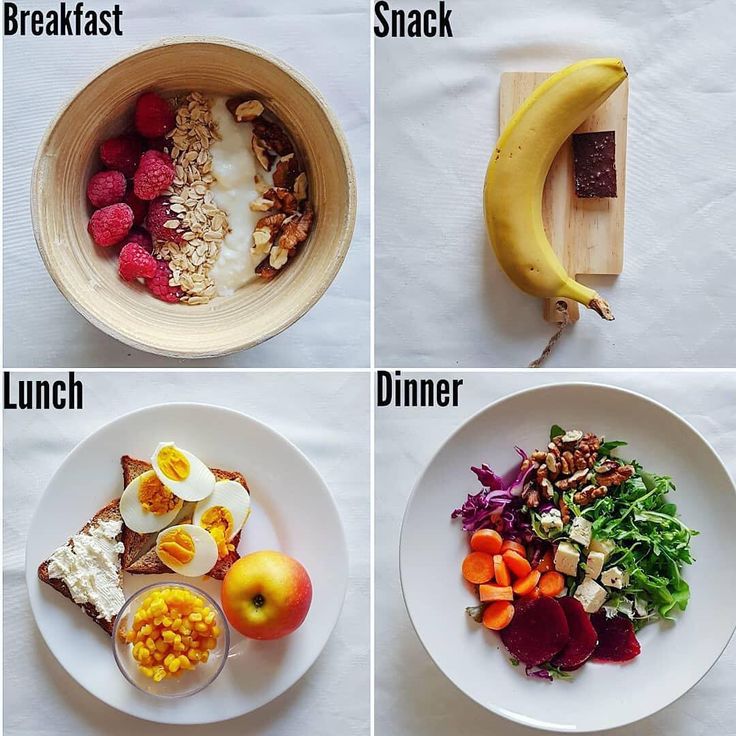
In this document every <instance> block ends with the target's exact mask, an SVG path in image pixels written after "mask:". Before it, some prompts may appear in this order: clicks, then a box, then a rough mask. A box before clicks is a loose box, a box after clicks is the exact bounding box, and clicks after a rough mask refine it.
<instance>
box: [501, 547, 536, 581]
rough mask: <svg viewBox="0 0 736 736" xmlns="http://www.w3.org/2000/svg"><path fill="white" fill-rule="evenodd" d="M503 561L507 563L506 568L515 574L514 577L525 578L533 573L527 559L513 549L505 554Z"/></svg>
mask: <svg viewBox="0 0 736 736" xmlns="http://www.w3.org/2000/svg"><path fill="white" fill-rule="evenodd" d="M503 561H504V562H505V563H506V567H508V569H509V570H511V572H512V573H513V574H514V577H517V578H525V577H526V576H527V575H528V574H529V573H530V572H531V569H532V566H531V565H530V564H529V562H528V561H527V559H526V557H522V556H521V555H520V554H519V553H518V552H514V550H513V549H507V550H506V551H505V552H504V553H503Z"/></svg>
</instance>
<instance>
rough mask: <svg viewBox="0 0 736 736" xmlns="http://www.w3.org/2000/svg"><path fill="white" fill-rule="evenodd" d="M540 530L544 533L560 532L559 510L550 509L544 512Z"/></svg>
mask: <svg viewBox="0 0 736 736" xmlns="http://www.w3.org/2000/svg"><path fill="white" fill-rule="evenodd" d="M540 522H541V524H542V530H543V531H545V532H560V531H562V514H561V513H560V510H559V509H550V510H549V511H545V512H544V513H543V514H542V515H541V517H540Z"/></svg>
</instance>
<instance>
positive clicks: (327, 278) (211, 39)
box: [31, 36, 357, 359]
mask: <svg viewBox="0 0 736 736" xmlns="http://www.w3.org/2000/svg"><path fill="white" fill-rule="evenodd" d="M190 44H197V45H212V46H226V47H229V48H233V49H237V50H239V51H244V52H246V53H247V54H250V55H252V56H256V57H258V58H260V59H263V60H264V61H266V62H268V63H269V64H272V65H273V66H275V67H276V68H277V69H279V70H280V71H282V72H284V73H285V74H287V75H288V76H289V77H291V78H292V79H293V80H294V81H295V82H296V83H297V84H298V85H300V86H301V87H302V88H303V89H305V90H306V91H307V93H308V94H309V96H310V97H311V98H312V100H313V101H314V102H315V103H316V104H317V106H318V107H319V108H320V110H321V111H322V113H323V114H324V116H325V118H326V119H327V121H328V123H329V125H330V128H331V129H332V132H333V134H334V136H335V140H336V141H337V144H338V146H339V148H340V153H341V156H342V160H343V163H344V165H345V177H346V183H347V201H346V212H345V218H344V224H343V232H342V234H341V235H340V237H339V241H338V243H337V249H336V253H335V257H334V258H332V259H331V262H330V266H329V269H328V270H327V271H326V272H325V273H324V275H323V277H322V278H321V279H320V281H319V283H317V284H316V287H315V288H314V289H313V290H312V292H311V295H310V298H309V299H308V300H307V301H305V302H304V304H303V305H302V306H301V307H300V308H299V309H298V310H296V312H295V313H294V315H292V316H290V317H289V318H288V319H287V320H286V321H285V322H284V323H283V324H281V325H278V326H277V327H276V328H274V329H272V330H270V331H268V332H267V333H264V334H263V335H258V336H256V337H254V338H249V339H246V340H243V341H242V342H240V343H237V344H231V345H225V346H223V347H222V349H218V350H216V351H208V352H197V351H196V350H194V349H191V350H167V349H163V348H160V347H158V346H156V345H149V344H147V343H143V342H139V341H137V340H135V339H133V338H130V337H128V336H127V335H124V334H122V333H120V332H119V331H118V329H117V328H116V327H114V326H113V325H111V324H108V323H107V322H106V321H105V320H103V319H100V318H98V317H97V316H96V315H95V314H93V313H92V312H91V311H90V310H88V309H87V308H86V307H85V306H84V305H82V304H81V303H80V302H79V301H78V300H77V299H76V297H75V296H74V295H73V294H72V293H70V292H69V290H67V289H66V288H65V286H64V285H63V284H62V283H61V281H60V279H59V278H58V275H57V274H56V273H54V272H53V270H52V269H51V268H50V266H49V261H48V259H47V252H46V251H47V246H46V244H44V243H43V242H42V236H41V228H40V213H39V206H40V205H39V202H40V191H39V187H40V178H41V162H42V161H43V159H44V157H45V156H46V155H47V148H48V145H49V141H50V139H51V137H52V136H53V135H54V132H55V131H56V128H57V126H58V125H59V124H60V122H61V120H62V118H63V117H64V115H65V114H66V112H67V110H68V108H69V106H70V105H71V104H72V103H73V102H74V100H75V99H76V98H77V97H78V96H79V95H80V94H82V92H84V90H86V89H87V87H89V86H90V85H91V84H92V83H94V82H95V81H96V80H97V78H98V77H100V76H101V75H103V74H105V73H107V72H109V71H110V70H112V69H114V68H115V67H117V66H119V65H121V64H123V63H125V62H127V61H128V60H130V59H132V58H134V57H136V56H138V55H140V54H144V53H147V52H149V51H153V50H155V49H158V48H164V47H168V46H177V45H190ZM356 210H357V191H356V182H355V168H354V166H353V161H352V157H351V155H350V149H349V147H348V142H347V138H346V137H345V133H344V132H343V130H342V126H341V125H340V122H339V121H338V119H337V117H336V115H335V114H334V113H333V112H332V109H331V108H330V106H329V105H328V103H327V101H326V100H325V98H324V97H323V96H322V93H321V92H320V91H319V90H318V89H317V87H315V85H314V84H313V83H312V82H311V81H310V80H309V79H308V78H307V77H305V76H304V75H303V74H302V73H301V72H299V71H297V70H296V69H295V68H294V67H292V66H291V65H289V64H287V63H286V62H285V61H283V60H282V59H280V58H278V57H277V56H274V55H273V54H271V53H269V52H267V51H264V50H263V49H261V48H259V47H257V46H252V45H250V44H246V43H242V42H240V41H234V40H233V39H229V38H224V37H221V36H167V37H164V38H161V39H159V40H157V41H152V42H150V43H147V44H144V45H142V46H139V47H137V48H136V49H134V50H132V51H130V52H128V53H126V54H124V55H122V56H119V57H118V58H117V59H115V60H114V61H112V62H111V63H109V64H107V65H105V66H104V67H103V68H102V69H100V70H99V71H97V72H95V73H94V74H92V75H91V76H90V77H89V78H88V79H87V80H86V81H85V82H84V83H83V84H82V85H80V86H79V87H78V88H77V89H76V90H75V91H74V92H73V93H71V94H70V95H69V96H68V97H67V98H66V101H65V102H64V103H63V104H62V105H61V107H60V109H59V112H58V113H57V114H56V115H55V116H54V118H53V119H52V120H51V122H50V123H49V125H48V127H47V128H46V132H45V133H44V135H43V137H42V139H41V142H40V143H39V145H38V150H37V152H36V158H35V160H34V163H33V169H32V171H31V224H32V228H33V237H34V240H35V241H36V247H37V248H38V251H39V254H40V256H41V260H42V261H43V264H44V266H45V268H46V271H47V273H48V274H49V276H51V279H52V280H53V282H54V284H55V285H56V288H57V289H59V291H60V292H61V294H62V295H63V296H64V298H65V299H66V300H67V301H68V302H69V303H70V304H71V305H72V306H73V307H74V309H76V310H77V312H79V314H81V315H82V316H83V317H84V318H85V319H86V320H87V321H88V322H90V324H92V325H94V326H95V327H97V329H99V330H101V331H102V332H105V333H106V334H108V335H110V336H111V337H113V338H115V339H116V340H118V341H119V342H122V343H124V344H125V345H129V346H130V347H132V348H135V349H136V350H141V351H143V352H147V353H153V354H155V355H161V356H164V357H167V358H187V359H200V358H201V359H204V358H217V357H222V356H225V355H230V354H232V353H236V352H240V351H242V350H248V349H249V348H252V347H255V346H256V345H260V344H261V343H263V342H266V341H267V340H270V339H271V338H272V337H275V336H276V335H278V334H280V333H281V332H283V331H284V330H286V329H288V328H289V327H291V325H293V324H294V323H295V322H297V321H298V320H299V319H301V318H302V317H303V316H304V315H305V314H306V313H307V312H308V311H309V310H310V309H311V308H312V307H313V306H314V305H315V304H316V303H317V302H318V301H319V300H320V299H321V298H322V296H323V295H324V293H325V292H326V291H327V289H328V288H329V287H330V285H331V284H332V282H333V281H334V280H335V277H336V276H337V274H338V272H339V271H340V268H341V266H342V264H343V261H344V260H345V257H346V255H347V252H348V249H349V248H350V245H351V242H352V237H353V233H354V230H355V221H356V214H357V213H356Z"/></svg>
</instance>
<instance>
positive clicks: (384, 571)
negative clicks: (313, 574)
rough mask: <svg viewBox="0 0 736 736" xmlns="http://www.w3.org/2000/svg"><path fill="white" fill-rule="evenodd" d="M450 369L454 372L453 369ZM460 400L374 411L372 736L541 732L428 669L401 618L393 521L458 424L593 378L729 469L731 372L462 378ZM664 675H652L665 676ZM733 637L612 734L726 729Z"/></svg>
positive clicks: (735, 420) (735, 464)
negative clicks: (507, 398) (681, 423)
mask: <svg viewBox="0 0 736 736" xmlns="http://www.w3.org/2000/svg"><path fill="white" fill-rule="evenodd" d="M456 375H457V374H456ZM463 378H464V379H465V384H464V386H463V387H462V388H461V393H460V396H461V402H460V406H459V407H458V408H447V409H394V408H385V409H380V408H379V409H376V502H375V506H376V542H375V547H376V559H375V564H376V591H377V593H376V734H392V736H404V735H406V736H409V734H422V736H447V734H463V735H465V734H467V736H476V735H480V734H504V736H530V735H531V734H533V733H539V734H540V735H541V734H542V733H544V732H542V731H539V732H537V731H535V730H533V729H528V728H525V727H523V726H517V725H515V724H512V723H510V722H508V721H505V720H503V719H502V718H501V717H500V716H495V715H493V714H492V713H490V712H488V711H486V710H485V709H483V708H482V707H481V706H479V705H477V704H476V703H474V702H473V701H471V700H470V699H469V698H467V697H466V696H465V695H464V694H463V693H461V692H460V691H459V690H457V689H456V688H455V686H454V685H452V683H451V682H450V681H449V680H448V679H447V678H445V676H444V675H443V674H442V673H441V672H440V671H439V670H438V669H437V668H436V667H435V665H434V663H433V662H432V660H431V659H430V658H429V656H428V655H427V653H426V652H425V651H424V649H423V648H422V645H421V644H420V642H419V639H418V638H417V636H416V634H415V633H414V630H413V629H412V627H411V623H410V622H409V617H408V616H407V614H406V609H405V607H404V603H403V599H402V597H401V591H400V586H399V577H398V550H399V527H400V524H401V519H402V516H403V513H404V507H405V505H406V502H407V500H408V497H409V493H410V492H411V489H412V488H413V486H414V483H415V482H416V480H417V479H418V477H419V474H420V473H421V472H422V470H423V469H424V467H425V466H426V464H427V463H428V462H429V460H430V459H431V457H432V456H433V455H434V453H435V452H436V450H437V449H438V448H439V447H440V446H441V445H442V443H443V442H444V441H445V440H446V439H447V437H448V436H449V435H450V433H451V432H453V431H454V430H455V429H456V428H457V427H458V426H459V425H460V424H461V423H462V422H463V421H465V420H466V419H467V418H468V417H470V416H471V415H472V414H474V413H476V412H477V411H479V410H480V409H482V408H483V407H484V406H486V405H487V404H489V403H491V402H493V401H495V400H497V399H499V398H501V397H502V396H504V395H507V394H509V393H513V392H514V391H519V390H521V389H524V388H527V387H529V386H534V385H538V384H543V383H550V382H557V381H570V380H573V381H575V380H577V381H580V380H593V381H596V382H600V383H610V384H614V385H617V386H622V387H624V388H629V389H631V390H634V391H639V392H641V393H644V394H646V395H648V396H650V397H651V398H653V399H655V400H656V401H660V402H662V403H663V404H665V405H666V406H669V407H670V408H671V409H673V410H674V411H676V412H677V413H679V414H680V415H681V416H683V417H684V418H685V419H686V420H687V421H688V422H690V423H691V424H692V425H693V426H694V427H695V428H696V429H697V430H699V431H700V432H702V433H703V435H704V436H705V438H706V439H707V440H708V441H709V442H710V443H711V444H712V445H713V447H714V448H715V450H716V452H717V453H718V454H719V455H720V456H721V458H722V459H723V461H724V462H725V464H726V466H727V468H728V469H729V471H730V473H731V475H732V476H733V475H734V473H736V414H734V411H733V401H734V395H735V394H736V375H733V374H730V375H729V374H725V373H686V374H671V373H670V374H657V373H646V372H635V373H620V372H611V373H606V374H604V375H596V376H591V375H590V373H577V374H574V373H569V372H563V373H554V374H552V375H546V376H540V375H535V374H530V373H527V374H518V373H517V374H508V373H493V374H480V373H472V374H465V375H464V376H463ZM666 676H667V674H666V673H665V672H663V673H662V677H666ZM734 681H736V641H732V642H731V643H730V645H729V646H728V648H727V649H726V651H725V652H724V654H723V655H722V656H721V658H720V659H719V660H718V663H717V664H716V665H715V666H714V667H713V669H712V670H711V671H710V672H709V673H708V674H707V675H706V676H705V678H704V679H703V680H702V681H701V682H700V683H699V684H698V685H696V686H695V687H694V688H693V689H692V690H691V691H690V692H689V693H687V694H686V695H685V696H683V697H682V698H681V699H680V700H678V701H677V702H676V703H674V704H673V705H671V706H669V707H668V708H665V709H664V710H663V711H661V712H660V713H658V714H656V715H654V716H651V717H649V718H647V719H645V720H644V721H642V722H640V723H638V724H636V725H634V726H631V727H628V728H622V729H616V730H614V731H606V732H605V734H609V736H612V735H613V734H616V736H710V735H711V734H723V736H733V735H734V734H736V698H734V689H733V683H734Z"/></svg>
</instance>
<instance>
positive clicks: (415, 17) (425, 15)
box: [373, 0, 452, 38]
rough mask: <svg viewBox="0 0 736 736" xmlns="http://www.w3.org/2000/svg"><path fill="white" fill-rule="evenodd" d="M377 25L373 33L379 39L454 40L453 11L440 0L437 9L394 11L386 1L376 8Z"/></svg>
mask: <svg viewBox="0 0 736 736" xmlns="http://www.w3.org/2000/svg"><path fill="white" fill-rule="evenodd" d="M374 11H375V13H376V24H375V25H374V26H373V32H374V33H375V34H376V36H378V38H386V36H391V37H392V38H433V37H435V36H436V37H439V38H452V26H451V25H450V15H452V10H451V9H450V10H448V9H447V8H446V7H445V2H444V0H440V2H439V3H438V4H437V8H436V9H435V8H427V9H426V10H417V9H416V8H415V9H412V10H392V9H391V6H390V5H389V3H388V2H386V0H380V2H377V3H376V4H375V6H374Z"/></svg>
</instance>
